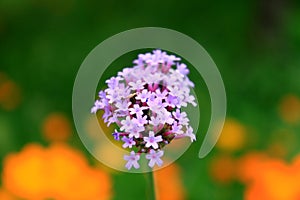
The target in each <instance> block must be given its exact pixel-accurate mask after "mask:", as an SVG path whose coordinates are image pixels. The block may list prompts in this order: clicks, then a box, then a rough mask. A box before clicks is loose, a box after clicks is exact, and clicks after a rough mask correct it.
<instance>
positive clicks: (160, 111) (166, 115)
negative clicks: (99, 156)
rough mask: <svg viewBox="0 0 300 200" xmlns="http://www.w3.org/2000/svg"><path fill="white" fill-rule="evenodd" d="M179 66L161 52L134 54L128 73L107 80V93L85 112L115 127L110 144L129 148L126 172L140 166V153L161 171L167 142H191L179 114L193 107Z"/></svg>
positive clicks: (185, 119)
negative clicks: (100, 113)
mask: <svg viewBox="0 0 300 200" xmlns="http://www.w3.org/2000/svg"><path fill="white" fill-rule="evenodd" d="M179 61H180V58H178V57H176V56H174V55H168V54H167V53H166V52H163V51H161V50H154V51H153V53H146V54H139V56H138V58H137V59H136V60H134V62H133V64H134V66H133V67H132V68H124V69H123V71H122V72H119V73H118V75H117V76H116V77H112V78H110V79H109V80H107V81H106V83H107V86H108V88H107V89H105V90H104V91H100V92H99V98H98V99H97V100H96V101H95V103H94V106H93V107H92V109H91V112H92V113H96V112H97V111H98V110H103V111H104V114H103V116H102V117H103V119H104V122H105V123H107V125H108V126H109V125H110V124H112V123H116V124H117V125H118V127H119V128H118V129H116V130H115V132H114V133H113V136H114V139H115V140H121V141H122V142H123V148H129V149H132V150H131V152H130V154H129V155H125V156H124V159H125V160H126V161H127V164H126V165H125V167H126V168H127V169H131V168H132V167H134V168H136V169H137V168H139V167H140V166H139V163H138V161H139V159H140V155H141V154H142V153H145V154H146V159H148V160H149V163H148V165H149V166H150V167H154V165H155V164H156V165H158V166H161V165H162V164H163V161H162V160H161V157H162V156H163V154H164V151H163V150H162V149H163V147H164V146H165V145H167V144H169V143H170V142H171V141H172V140H173V139H176V138H182V137H190V139H191V141H194V140H196V137H195V135H194V133H193V128H192V127H191V126H190V125H189V118H188V117H187V113H186V112H183V111H182V110H181V108H182V107H186V106H187V105H188V104H192V105H193V106H196V105H197V104H196V103H195V97H194V96H193V95H191V94H190V88H191V87H194V84H193V82H191V81H190V80H189V78H188V77H187V74H188V73H189V70H188V68H187V66H186V65H185V64H184V63H180V62H179Z"/></svg>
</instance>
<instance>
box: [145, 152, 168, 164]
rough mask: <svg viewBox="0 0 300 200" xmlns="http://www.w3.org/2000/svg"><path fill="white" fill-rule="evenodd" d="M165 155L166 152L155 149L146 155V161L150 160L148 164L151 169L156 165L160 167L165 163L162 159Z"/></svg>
mask: <svg viewBox="0 0 300 200" xmlns="http://www.w3.org/2000/svg"><path fill="white" fill-rule="evenodd" d="M163 155H164V152H163V151H162V150H158V151H157V152H156V151H154V150H153V149H151V150H150V152H149V153H148V154H147V155H146V159H148V160H150V161H149V163H148V166H149V167H154V165H155V164H157V165H158V166H161V165H162V164H163V161H162V160H161V159H160V158H161V157H162V156H163Z"/></svg>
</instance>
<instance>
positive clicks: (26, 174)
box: [2, 144, 112, 200]
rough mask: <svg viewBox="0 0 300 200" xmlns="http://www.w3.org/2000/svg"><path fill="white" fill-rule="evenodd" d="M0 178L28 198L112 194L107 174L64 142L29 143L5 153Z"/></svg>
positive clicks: (104, 196)
mask: <svg viewBox="0 0 300 200" xmlns="http://www.w3.org/2000/svg"><path fill="white" fill-rule="evenodd" d="M2 178H3V186H4V188H5V189H7V190H8V191H9V192H11V193H12V194H14V195H16V196H17V197H20V198H25V199H30V200H34V199H48V198H52V199H57V200H61V199H64V200H76V199H78V200H82V199H91V200H98V199H109V198H110V197H111V195H112V192H111V179H110V177H109V175H108V174H107V173H105V172H103V171H102V170H100V169H95V168H91V167H90V166H89V165H88V163H87V161H86V160H85V158H84V156H83V155H82V154H81V153H80V152H78V151H76V150H74V149H72V148H70V147H68V146H67V145H63V144H55V145H52V146H51V147H49V148H43V147H41V146H40V145H37V144H31V145H28V146H26V147H25V148H24V149H23V150H22V152H20V153H18V154H12V155H9V156H7V157H6V159H5V160H4V163H3V177H2Z"/></svg>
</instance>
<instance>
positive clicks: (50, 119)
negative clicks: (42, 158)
mask: <svg viewBox="0 0 300 200" xmlns="http://www.w3.org/2000/svg"><path fill="white" fill-rule="evenodd" d="M42 133H43V135H44V137H45V138H46V139H47V140H49V141H65V140H67V139H68V138H69V137H70V135H71V134H72V128H71V124H70V121H69V119H68V118H67V117H66V116H65V115H64V114H62V113H51V114H50V115H48V116H47V117H46V119H45V120H44V122H43V126H42Z"/></svg>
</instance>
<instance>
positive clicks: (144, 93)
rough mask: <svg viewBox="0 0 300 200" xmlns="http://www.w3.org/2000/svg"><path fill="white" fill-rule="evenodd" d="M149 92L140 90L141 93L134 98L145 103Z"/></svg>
mask: <svg viewBox="0 0 300 200" xmlns="http://www.w3.org/2000/svg"><path fill="white" fill-rule="evenodd" d="M149 94H150V93H149V91H148V90H146V89H145V90H142V92H140V93H138V95H137V96H136V97H135V99H136V100H141V101H142V102H146V101H147V99H148V98H149Z"/></svg>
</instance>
